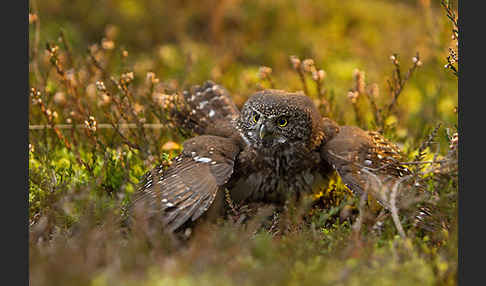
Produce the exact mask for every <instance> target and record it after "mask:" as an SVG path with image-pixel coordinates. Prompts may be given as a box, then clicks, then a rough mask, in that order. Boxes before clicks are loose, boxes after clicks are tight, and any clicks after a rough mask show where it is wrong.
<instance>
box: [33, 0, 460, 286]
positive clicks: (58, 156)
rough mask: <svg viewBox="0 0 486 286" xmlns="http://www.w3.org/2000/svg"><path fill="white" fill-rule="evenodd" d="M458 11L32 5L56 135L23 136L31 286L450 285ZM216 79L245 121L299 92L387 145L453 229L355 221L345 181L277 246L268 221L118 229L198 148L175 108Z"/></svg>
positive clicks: (36, 50) (39, 92)
mask: <svg viewBox="0 0 486 286" xmlns="http://www.w3.org/2000/svg"><path fill="white" fill-rule="evenodd" d="M448 5H449V4H448V2H447V3H446V2H443V3H442V5H441V3H440V2H439V1H426V0H420V1H398V0H395V1H391V0H390V1H372V0H365V1H363V0H361V1H357V0H352V1H345V2H342V1H337V0H329V1H320V2H315V1H286V0H276V1H269V2H266V3H263V2H261V1H245V2H241V3H239V2H238V3H236V2H234V1H210V0H204V1H200V2H198V3H197V4H196V3H195V2H194V3H191V2H187V3H185V4H182V2H178V1H150V0H143V1H131V0H122V1H101V2H93V1H91V2H90V1H81V0H74V1H64V0H60V1H59V0H57V1H50V0H46V1H31V6H30V10H29V13H30V15H29V23H30V30H29V43H30V45H29V49H30V51H29V83H30V87H31V88H32V90H31V94H30V98H31V101H30V105H29V124H30V125H31V127H32V126H34V125H36V126H39V125H41V126H44V127H48V128H44V129H33V128H32V129H30V131H29V143H30V144H29V218H30V220H29V223H30V225H29V233H30V237H29V256H30V259H29V275H30V282H31V283H32V285H113V284H116V285H201V284H202V285H256V284H264V285H328V284H329V285H331V284H332V285H416V284H418V283H421V284H423V285H455V284H456V283H457V132H458V130H457V58H456V56H455V54H457V46H456V43H457V35H456V32H455V31H454V29H456V28H457V26H455V23H456V22H457V16H456V15H455V14H454V11H455V10H454V6H453V5H452V6H448ZM455 51H456V52H455ZM207 79H211V80H213V81H216V82H217V83H219V84H221V85H223V86H225V87H226V88H227V89H228V90H229V91H230V92H231V94H232V96H233V98H234V100H235V102H236V103H237V104H238V105H239V106H241V104H242V103H243V102H244V101H245V99H246V98H247V97H248V96H249V95H250V94H251V93H252V92H255V91H257V90H260V89H262V88H270V87H275V88H279V89H286V90H292V91H293V90H304V91H306V93H307V95H308V96H310V97H311V98H313V100H314V101H315V103H316V104H317V105H318V106H319V108H320V110H321V112H322V114H323V115H327V116H329V117H332V118H333V119H335V120H336V121H337V122H338V123H340V124H348V125H358V126H360V127H362V128H364V129H367V130H379V131H381V132H383V134H384V136H385V137H386V138H387V139H389V140H391V141H393V142H396V143H397V144H399V145H400V147H401V148H402V150H403V152H404V154H405V156H406V157H407V159H408V161H411V162H416V163H417V164H415V165H411V166H410V168H412V170H414V172H415V175H414V176H416V177H417V178H419V179H420V180H421V181H423V182H424V184H426V185H427V191H428V192H429V193H430V194H432V195H435V196H436V197H437V198H438V199H437V201H435V203H434V204H435V205H436V207H437V209H438V213H439V214H440V216H441V217H443V218H445V219H444V221H446V222H447V227H445V228H442V229H441V230H440V231H435V232H427V231H424V230H423V229H420V228H417V227H416V226H414V225H413V223H411V221H410V215H409V214H408V213H407V212H406V211H401V212H400V213H399V215H400V220H401V223H402V224H403V228H404V232H405V235H406V237H401V236H400V235H399V232H398V231H397V229H396V226H395V224H394V222H393V220H392V218H391V217H390V216H385V217H384V218H381V217H379V214H380V208H379V206H377V205H376V204H374V203H373V201H371V200H370V201H369V202H368V206H369V207H367V208H366V209H361V211H360V202H359V199H358V198H354V197H352V196H351V195H350V193H349V191H348V190H347V189H346V188H345V187H344V186H343V184H342V183H341V181H340V179H339V178H338V177H337V176H336V175H334V176H332V177H331V178H330V182H329V185H325V186H322V188H321V189H320V190H319V192H318V193H315V194H309V196H308V199H309V201H310V205H308V206H307V208H302V207H299V206H295V208H293V207H291V208H290V209H289V211H288V212H286V213H283V214H281V215H282V218H281V219H282V221H283V222H284V226H285V227H283V228H281V229H279V230H278V231H277V232H275V231H269V230H265V229H262V228H261V227H260V226H261V224H262V221H265V217H266V216H267V215H268V213H266V212H265V211H266V210H265V209H264V210H262V212H261V213H259V214H257V215H256V216H255V217H253V218H252V219H251V220H250V221H249V222H248V223H245V224H244V225H241V224H239V223H238V222H237V221H236V219H233V218H232V217H228V218H227V219H221V220H220V221H218V222H217V223H216V224H214V225H211V224H207V225H206V224H204V225H202V226H200V227H198V228H196V229H195V231H194V233H193V234H192V236H191V239H189V240H188V241H179V240H177V239H174V237H172V236H170V235H167V234H165V233H163V232H162V231H161V229H160V228H157V227H153V226H151V225H147V224H146V223H145V222H144V221H143V220H141V221H140V222H139V223H138V224H137V225H138V226H137V227H136V228H134V229H133V230H132V231H128V232H127V231H126V230H125V229H123V228H120V227H119V224H118V222H119V218H120V215H121V209H122V208H123V206H124V205H125V204H126V203H127V202H129V200H130V197H131V195H132V194H133V192H134V190H135V189H136V187H137V184H138V182H139V180H140V179H141V178H142V176H143V174H144V173H145V172H146V171H147V170H149V169H150V168H152V167H154V166H155V165H157V164H166V163H167V162H168V160H169V159H170V158H172V157H174V156H176V155H177V154H178V153H179V152H180V148H181V147H180V146H181V143H182V142H183V140H184V139H185V138H187V137H189V136H190V134H187V133H185V132H184V130H178V129H177V128H175V127H174V126H173V125H171V120H170V114H169V112H168V110H170V108H172V107H173V104H177V102H174V100H177V97H176V96H175V95H176V94H177V93H180V92H181V91H182V90H183V89H186V88H188V87H190V86H191V85H193V84H201V83H202V82H203V81H205V80H207ZM118 124H131V125H130V126H132V127H133V128H124V127H121V126H120V125H118ZM147 124H149V127H150V128H147ZM150 124H151V125H150ZM154 126H155V127H156V128H154ZM424 162H445V163H432V164H426V163H424ZM423 202H424V201H423V200H422V201H419V202H417V204H420V203H423ZM295 214H300V215H295ZM358 218H359V219H360V221H362V224H359V226H360V228H359V230H357V226H358V224H357V219H358ZM379 224H381V227H379V226H378V225H379Z"/></svg>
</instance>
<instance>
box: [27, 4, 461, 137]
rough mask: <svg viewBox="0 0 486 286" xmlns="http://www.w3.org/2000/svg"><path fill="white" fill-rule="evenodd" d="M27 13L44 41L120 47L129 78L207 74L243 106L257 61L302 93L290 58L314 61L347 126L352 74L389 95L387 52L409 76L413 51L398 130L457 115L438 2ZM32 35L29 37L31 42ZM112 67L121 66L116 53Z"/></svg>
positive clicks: (78, 49)
mask: <svg viewBox="0 0 486 286" xmlns="http://www.w3.org/2000/svg"><path fill="white" fill-rule="evenodd" d="M31 9H32V11H37V14H38V18H39V24H40V26H41V28H40V36H39V40H37V41H38V45H39V46H40V47H44V46H45V41H48V40H49V41H53V40H54V41H55V40H56V39H57V38H58V37H59V33H60V31H61V30H62V31H64V33H65V37H66V38H67V40H68V42H69V43H71V48H72V50H73V53H75V54H76V53H81V54H82V53H85V54H86V50H87V49H88V47H90V46H91V45H93V44H98V45H101V46H102V47H104V48H105V49H107V50H108V51H109V52H111V53H113V54H115V55H116V56H118V59H119V60H121V56H120V54H121V52H122V51H124V50H125V51H127V52H128V55H129V56H128V57H127V65H128V66H130V67H133V71H134V74H135V78H140V79H144V78H145V75H146V73H147V72H154V73H155V74H156V75H157V77H158V78H160V79H161V81H169V80H176V81H177V82H178V83H179V84H182V83H184V84H196V83H202V82H203V81H204V80H207V79H212V80H214V81H216V82H217V83H220V84H222V85H223V86H225V87H226V88H227V89H229V90H230V91H231V92H232V93H233V94H234V95H235V98H236V100H237V101H238V102H239V103H242V102H243V101H244V100H245V98H246V96H248V94H249V93H251V92H253V91H255V89H256V86H257V83H258V81H259V78H258V69H259V67H260V66H268V67H271V68H272V70H273V72H272V76H273V80H274V84H275V87H276V88H280V89H288V90H302V85H301V83H300V81H299V77H298V76H297V75H296V74H295V73H293V71H292V69H291V68H290V62H289V56H290V55H295V56H297V57H299V58H300V59H305V58H312V59H313V60H314V61H315V64H316V66H317V67H318V68H321V69H323V70H324V71H325V72H326V79H325V88H326V90H327V96H333V97H334V98H335V101H336V105H337V106H338V107H336V109H337V110H342V111H343V112H338V113H337V114H336V115H335V117H337V118H336V120H338V121H340V122H341V123H349V124H353V123H354V119H353V118H354V115H353V114H352V113H347V112H344V110H347V109H348V108H349V100H348V99H347V97H346V94H347V93H348V91H349V89H351V88H352V87H353V84H354V83H353V72H354V70H355V69H359V70H361V71H365V73H366V78H365V80H366V82H367V83H369V84H373V83H376V84H378V87H379V91H380V97H381V98H382V100H383V101H386V100H389V97H390V96H389V90H388V86H387V82H386V81H387V80H388V79H390V78H391V75H392V72H393V65H392V62H391V61H390V56H391V55H392V54H394V53H396V54H398V55H399V59H400V64H401V66H402V72H403V73H405V72H406V70H407V69H408V68H409V67H410V66H412V64H413V62H412V58H413V57H414V56H415V55H416V53H417V52H418V53H419V54H420V58H421V61H422V62H423V65H422V66H421V67H420V69H419V70H418V71H417V72H416V73H415V74H414V75H413V76H412V78H411V79H410V81H409V82H408V83H407V86H406V88H405V89H404V91H403V93H402V94H401V95H400V99H399V103H405V104H399V106H400V108H399V110H402V111H401V112H398V115H402V116H400V118H399V121H400V123H399V124H398V127H399V129H400V132H399V133H398V134H399V136H401V137H402V139H404V138H405V137H406V136H413V137H414V136H418V135H420V134H416V132H420V130H421V128H422V127H423V126H424V125H425V124H428V123H432V122H434V121H437V120H444V121H446V122H448V123H454V122H455V120H456V119H455V118H456V115H455V113H454V107H455V106H457V80H456V77H455V76H454V75H453V74H452V73H449V72H447V71H446V70H445V68H444V65H445V64H447V61H446V57H447V55H448V48H449V47H453V44H454V42H453V39H451V30H452V25H451V23H450V21H449V20H448V19H447V17H444V11H443V9H442V7H440V1H438V0H435V1H434V0H346V1H339V0H326V1H309V0H302V1H289V0H269V1H256V0H255V1H252V0H250V1H240V0H202V1H166V0H116V1H115V0H100V1H85V0H43V1H37V0H35V1H31ZM35 35H36V34H35V32H32V31H31V33H30V34H29V36H30V38H31V41H30V42H31V43H34V37H35ZM103 44H104V45H103ZM116 56H115V58H116ZM111 63H112V65H113V71H115V72H116V71H121V69H122V68H121V65H120V63H119V62H118V61H116V59H113V60H112V61H111ZM387 97H388V98H387ZM405 126H406V127H407V128H405ZM410 132H411V133H412V134H409V133H410Z"/></svg>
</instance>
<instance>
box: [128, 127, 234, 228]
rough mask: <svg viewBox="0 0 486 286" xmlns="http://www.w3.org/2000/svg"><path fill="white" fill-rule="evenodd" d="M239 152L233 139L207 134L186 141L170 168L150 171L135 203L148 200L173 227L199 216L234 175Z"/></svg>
mask: <svg viewBox="0 0 486 286" xmlns="http://www.w3.org/2000/svg"><path fill="white" fill-rule="evenodd" d="M238 152H239V147H238V144H236V143H235V142H234V141H233V140H232V139H228V138H223V137H218V136H210V135H203V136H198V137H195V138H192V139H189V140H188V141H186V142H185V143H184V150H183V152H182V153H181V154H180V155H179V156H177V157H176V158H174V159H173V160H172V163H171V164H170V166H169V167H167V168H166V169H163V168H161V167H157V168H155V169H153V170H152V171H150V172H149V173H147V174H146V175H145V176H144V179H143V180H142V183H141V188H140V189H139V191H138V192H137V193H136V195H135V197H134V198H133V201H132V205H131V207H132V208H133V207H134V206H135V205H139V204H144V207H148V208H150V211H149V212H150V213H152V214H155V215H157V214H160V216H161V219H162V222H163V223H164V225H165V226H166V227H167V229H168V230H169V231H174V230H176V229H178V228H179V227H180V226H182V225H183V224H184V223H185V222H186V221H188V220H192V221H195V220H197V219H198V218H199V217H200V216H201V215H202V214H204V213H205V212H206V211H207V210H208V209H209V207H210V206H211V205H212V203H213V201H214V199H215V197H216V194H217V192H218V191H220V190H221V189H222V188H224V186H225V184H226V183H227V182H228V180H229V179H230V178H231V176H232V174H233V168H234V160H235V158H236V156H237V154H238Z"/></svg>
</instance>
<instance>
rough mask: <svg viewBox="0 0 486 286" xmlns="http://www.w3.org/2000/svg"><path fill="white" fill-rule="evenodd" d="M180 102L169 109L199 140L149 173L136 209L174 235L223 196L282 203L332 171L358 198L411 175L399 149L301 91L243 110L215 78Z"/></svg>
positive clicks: (254, 99)
mask: <svg viewBox="0 0 486 286" xmlns="http://www.w3.org/2000/svg"><path fill="white" fill-rule="evenodd" d="M182 97H183V99H184V104H183V105H182V107H180V108H174V109H173V110H171V111H170V112H171V115H172V118H173V119H174V122H175V124H176V125H177V126H178V127H180V128H183V129H186V130H189V131H191V132H192V134H193V135H194V137H192V138H190V139H188V140H186V141H185V142H184V143H183V150H182V152H181V153H180V155H178V156H177V157H175V158H174V159H173V160H172V162H171V164H170V166H169V167H163V166H159V167H156V168H154V169H153V170H151V171H150V172H148V173H147V174H146V175H145V177H144V178H143V180H142V183H141V187H140V189H139V190H138V192H137V193H136V195H135V196H134V198H133V201H132V204H131V208H134V207H136V206H141V208H142V209H143V210H144V211H145V212H146V213H148V214H150V215H154V216H158V217H159V218H161V220H162V222H163V224H164V226H165V228H166V229H167V230H169V231H175V230H177V229H179V228H180V227H181V226H182V225H184V224H185V223H186V222H193V221H196V220H198V219H199V218H200V217H201V216H203V215H204V214H205V213H207V212H209V211H211V209H219V210H217V211H215V212H216V213H221V211H220V209H221V208H224V201H223V199H222V198H223V197H224V196H222V193H224V192H226V191H227V192H229V194H230V196H231V199H232V200H233V201H234V202H236V203H239V204H243V203H264V204H272V205H276V206H283V205H284V204H285V203H286V202H287V201H289V200H298V199H299V197H300V196H301V195H302V194H306V193H311V192H312V191H313V189H314V188H318V187H320V185H319V184H322V181H323V180H322V179H323V178H326V177H328V176H329V175H330V174H332V172H334V171H336V172H337V173H338V174H339V175H340V176H341V178H342V181H343V182H344V184H345V185H346V186H347V187H348V188H349V189H350V190H351V191H352V192H353V193H354V194H356V195H361V194H363V193H364V192H365V191H367V190H368V189H369V188H370V186H371V187H374V188H375V187H376V184H377V183H381V182H383V183H384V184H386V183H387V182H390V181H392V182H395V181H396V180H397V178H400V177H403V176H406V175H407V174H409V170H408V169H407V168H405V167H403V166H402V165H400V162H401V155H400V150H399V149H398V147H397V146H395V145H394V144H392V143H390V142H388V141H386V140H385V139H384V138H383V137H382V136H381V135H380V134H379V133H375V132H368V131H364V130H362V129H360V128H357V127H353V126H339V125H338V124H336V122H334V121H333V120H331V119H329V118H326V117H322V116H321V114H320V113H319V111H318V109H317V108H316V106H315V105H314V103H313V101H312V100H311V99H310V98H309V97H307V96H305V95H304V94H303V93H301V92H296V93H294V92H286V91H282V90H274V89H270V90H263V91H259V92H256V93H254V94H253V95H251V96H250V97H249V98H248V100H247V101H246V102H245V103H244V105H243V107H242V108H241V110H239V109H238V108H237V106H236V105H235V103H234V102H233V101H232V99H231V97H230V95H229V93H228V91H227V90H226V89H224V88H223V87H222V86H220V85H217V84H215V83H213V82H211V81H208V82H205V83H204V84H203V85H202V86H194V87H193V88H191V90H189V91H184V92H183V93H182ZM375 181H376V182H375ZM376 197H377V199H378V200H379V201H380V200H383V202H382V203H383V204H384V205H385V206H386V201H387V200H386V199H382V198H381V197H380V196H379V195H378V196H376Z"/></svg>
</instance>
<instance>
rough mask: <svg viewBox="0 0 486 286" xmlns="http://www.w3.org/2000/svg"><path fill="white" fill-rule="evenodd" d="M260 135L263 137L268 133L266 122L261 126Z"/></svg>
mask: <svg viewBox="0 0 486 286" xmlns="http://www.w3.org/2000/svg"><path fill="white" fill-rule="evenodd" d="M259 135H260V139H263V138H264V137H265V136H266V135H268V130H267V129H266V128H265V124H262V126H260V132H259Z"/></svg>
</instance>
